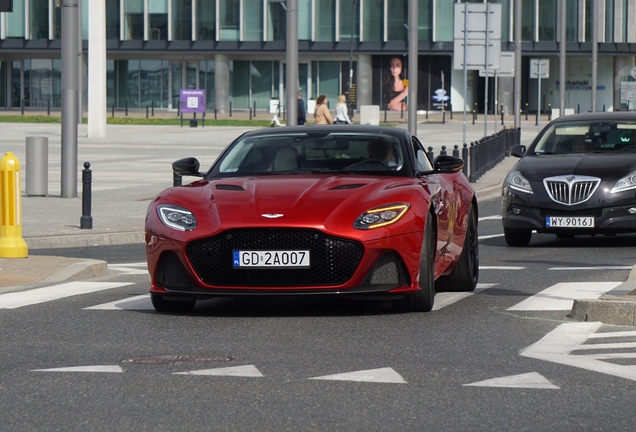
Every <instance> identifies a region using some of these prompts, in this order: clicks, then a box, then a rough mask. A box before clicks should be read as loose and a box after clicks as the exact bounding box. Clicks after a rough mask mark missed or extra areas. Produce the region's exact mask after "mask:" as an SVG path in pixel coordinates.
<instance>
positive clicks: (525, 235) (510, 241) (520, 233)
mask: <svg viewBox="0 0 636 432" xmlns="http://www.w3.org/2000/svg"><path fill="white" fill-rule="evenodd" d="M504 238H505V239H506V244H507V245H508V246H527V245H528V243H530V239H531V238H532V230H524V229H512V228H504Z"/></svg>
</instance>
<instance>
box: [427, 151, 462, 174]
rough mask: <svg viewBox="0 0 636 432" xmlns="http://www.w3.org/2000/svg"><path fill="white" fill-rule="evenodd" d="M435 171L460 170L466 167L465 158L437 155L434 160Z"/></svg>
mask: <svg viewBox="0 0 636 432" xmlns="http://www.w3.org/2000/svg"><path fill="white" fill-rule="evenodd" d="M433 166H434V167H435V171H437V172H440V173H454V172H459V171H461V170H462V168H463V167H464V160H463V159H461V158H458V157H455V156H448V155H443V156H437V157H436V158H435V159H434V160H433Z"/></svg>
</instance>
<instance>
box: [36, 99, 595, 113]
mask: <svg viewBox="0 0 636 432" xmlns="http://www.w3.org/2000/svg"><path fill="white" fill-rule="evenodd" d="M603 111H605V105H603ZM46 115H47V116H50V115H51V99H48V100H47V101H46Z"/></svg>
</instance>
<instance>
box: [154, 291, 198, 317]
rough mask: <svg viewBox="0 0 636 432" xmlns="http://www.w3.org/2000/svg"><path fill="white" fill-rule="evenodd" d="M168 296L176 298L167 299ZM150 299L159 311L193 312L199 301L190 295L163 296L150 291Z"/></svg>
mask: <svg viewBox="0 0 636 432" xmlns="http://www.w3.org/2000/svg"><path fill="white" fill-rule="evenodd" d="M166 297H171V298H173V299H174V300H166ZM150 301H151V302H152V306H153V307H154V308H155V310H156V311H157V312H169V313H183V312H191V311H192V309H194V306H195V304H196V302H197V301H196V300H192V299H191V298H190V297H180V296H163V295H161V294H154V293H150Z"/></svg>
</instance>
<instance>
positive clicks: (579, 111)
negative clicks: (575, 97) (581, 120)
mask: <svg viewBox="0 0 636 432" xmlns="http://www.w3.org/2000/svg"><path fill="white" fill-rule="evenodd" d="M576 113H577V114H581V104H577V105H576Z"/></svg>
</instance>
